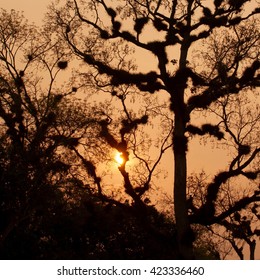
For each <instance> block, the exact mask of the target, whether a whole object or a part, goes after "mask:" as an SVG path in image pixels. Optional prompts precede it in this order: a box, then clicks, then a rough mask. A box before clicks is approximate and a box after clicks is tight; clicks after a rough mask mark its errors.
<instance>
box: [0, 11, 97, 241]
mask: <svg viewBox="0 0 260 280" xmlns="http://www.w3.org/2000/svg"><path fill="white" fill-rule="evenodd" d="M0 18H1V24H0V69H1V75H0V92H1V95H0V122H1V130H0V139H1V143H0V153H1V159H0V174H1V176H0V182H1V188H0V194H1V206H0V211H1V216H2V217H3V219H1V226H0V245H1V246H3V245H4V243H5V241H6V239H7V238H8V237H9V236H10V234H12V233H13V231H14V230H16V229H17V228H19V225H21V224H23V223H26V224H27V226H28V227H29V226H30V223H33V222H32V221H34V222H35V223H37V221H38V220H39V219H40V217H39V216H37V215H36V213H37V212H41V211H46V209H48V210H50V209H51V205H52V203H50V202H49V201H48V200H49V198H50V197H52V198H53V199H54V198H56V199H57V200H59V198H58V197H61V196H62V193H61V192H60V189H59V188H58V187H57V185H59V184H60V183H61V182H60V180H61V179H60V178H62V180H63V181H66V180H68V179H69V178H70V177H71V176H70V174H69V175H68V176H65V175H67V174H68V170H69V169H70V168H71V164H70V163H69V162H68V161H67V162H66V161H65V160H64V157H62V155H61V152H60V150H61V149H63V151H64V153H66V149H67V150H68V147H71V146H77V145H78V141H79V139H80V138H81V137H82V134H84V133H85V132H86V131H87V130H89V129H90V126H91V133H93V134H94V131H95V126H94V124H93V123H95V120H94V119H93V118H92V117H91V116H90V115H88V116H87V115H86V112H85V111H84V110H83V109H81V110H79V108H77V107H76V102H75V101H74V104H73V103H72V102H71V101H70V99H69V96H70V95H71V94H73V93H75V91H76V89H75V88H72V87H71V82H70V81H69V82H68V83H67V84H66V85H64V86H63V88H61V87H59V86H58V84H57V77H58V74H59V73H60V72H61V71H63V70H64V68H66V67H67V62H66V58H67V56H68V55H69V53H68V52H66V51H65V49H63V48H62V46H61V45H60V44H59V42H58V40H56V39H55V38H53V37H51V36H50V33H49V32H48V31H47V29H46V30H38V29H37V28H36V27H35V26H33V25H30V24H29V23H28V22H27V21H26V20H25V19H24V17H23V15H22V14H21V13H19V12H15V11H14V10H12V11H11V12H10V13H8V12H7V11H6V10H3V9H2V10H1V11H0ZM65 100H66V101H65ZM68 103H70V106H69V105H68ZM73 105H74V106H73ZM69 107H70V109H69ZM75 111H77V114H75ZM89 112H90V111H89ZM65 114H66V115H65ZM97 118H98V116H97ZM65 120H66V122H65ZM68 123H69V125H68ZM85 142H86V141H85ZM88 144H90V142H88ZM101 147H102V146H101ZM68 177H69V178H68ZM55 186H56V188H55ZM54 200H55V199H54ZM40 202H41V203H40ZM27 229H28V228H27Z"/></svg>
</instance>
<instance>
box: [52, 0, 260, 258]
mask: <svg viewBox="0 0 260 280" xmlns="http://www.w3.org/2000/svg"><path fill="white" fill-rule="evenodd" d="M60 2H61V3H62V2H63V1H60ZM247 4H251V6H252V5H254V4H255V2H254V1H247V0H244V1H243V0H242V1H228V0H223V1H207V2H205V1H197V0H183V1H178V0H173V1H167V0H162V1H161V0H158V1H138V0H136V1H135V0H127V1H117V2H116V3H114V2H112V1H105V0H97V1H94V0H89V1H87V0H86V1H77V0H73V1H66V4H65V7H62V8H61V9H59V8H58V6H56V7H53V10H54V11H55V15H56V22H57V23H58V24H59V26H60V27H62V34H63V37H64V38H65V39H66V41H67V43H68V44H69V46H70V47H71V49H72V50H73V51H74V53H75V54H76V55H77V56H79V57H81V58H82V60H84V61H85V62H86V63H87V64H88V65H90V66H92V67H93V68H95V69H97V70H98V71H99V73H100V74H103V75H106V76H108V77H110V83H111V84H112V85H113V86H115V87H116V86H119V85H122V84H128V85H129V84H130V85H135V86H136V87H137V88H138V89H139V90H140V91H147V92H150V93H151V94H153V93H155V92H157V91H159V92H163V91H165V92H167V93H168V94H169V97H170V108H171V110H172V111H173V113H174V129H173V133H172V136H173V153H174V172H173V173H174V187H173V189H174V191H173V193H174V207H175V218H176V227H177V233H178V245H179V253H180V258H185V259H190V258H193V257H194V256H193V248H192V243H193V241H194V235H193V232H192V230H191V228H190V221H189V218H188V207H187V201H186V196H187V192H186V189H187V184H186V181H187V158H186V153H187V146H188V138H187V132H189V133H195V134H200V135H204V134H211V135H213V136H215V137H216V138H218V139H221V138H223V136H224V135H223V133H221V132H220V131H219V128H218V127H217V126H214V125H211V124H205V125H203V126H202V128H195V127H194V126H193V125H191V124H190V122H191V116H192V114H193V113H194V112H195V111H197V109H199V110H204V109H207V108H208V107H209V106H210V105H211V104H212V103H214V102H216V101H217V100H218V99H219V98H222V97H225V96H227V95H232V94H239V93H240V92H241V91H243V90H244V89H246V88H248V87H255V86H258V85H259V76H257V75H256V72H257V70H258V69H259V65H260V63H259V58H258V57H257V58H253V59H249V61H248V63H247V65H246V66H245V67H243V66H241V60H239V59H238V61H236V66H237V69H239V71H238V70H236V69H235V70H233V71H232V70H231V69H226V68H225V65H224V66H223V65H222V64H219V67H218V71H217V72H216V75H215V76H214V77H208V78H205V76H203V75H202V73H201V74H198V72H196V71H195V69H194V67H192V64H189V63H188V60H190V56H189V52H190V50H191V49H193V48H196V46H199V44H200V42H201V40H202V39H205V38H208V37H209V36H210V34H211V33H212V32H213V30H214V29H218V28H224V29H225V28H231V27H233V26H238V25H239V24H240V23H242V22H243V21H245V20H246V19H248V18H250V17H251V16H253V15H254V14H258V13H259V8H256V9H248V7H247V9H244V8H246V5H247ZM81 31H82V32H81ZM151 33H152V34H153V37H152V38H151V37H150V36H149V34H151ZM79 34H80V36H79ZM84 34H86V35H85V37H84ZM88 36H94V37H96V38H97V42H100V43H99V44H95V48H89V46H88V43H87V42H88V39H87V38H88ZM82 38H84V39H83V40H82ZM120 40H121V41H123V42H126V43H129V44H131V45H133V46H135V48H136V49H142V50H144V51H147V52H148V53H151V54H153V55H154V57H155V58H156V59H157V62H158V67H157V68H156V69H153V70H152V71H150V72H147V73H143V72H137V71H126V70H122V69H118V68H117V67H116V65H113V63H111V61H109V59H108V57H109V56H107V59H106V60H103V59H102V58H101V57H100V55H99V54H100V53H102V47H103V45H102V43H101V42H106V43H108V44H109V42H110V41H111V42H115V41H116V42H119V41H120ZM173 53H178V56H179V57H177V58H176V56H175V55H173ZM222 66H223V67H222ZM232 69H233V68H232ZM196 70H197V69H196ZM200 72H201V70H200ZM191 87H192V88H194V87H196V88H197V89H198V91H197V92H195V94H194V91H189V88H191ZM256 153H258V150H256ZM221 176H222V175H221ZM222 177H223V176H222ZM222 177H221V178H222ZM219 178H220V175H219V176H216V180H215V181H216V182H215V183H214V184H212V186H211V188H210V191H209V197H210V198H209V200H211V201H212V203H208V204H207V206H205V207H204V209H202V210H201V212H200V215H201V216H203V215H205V216H207V217H209V216H211V217H212V216H214V211H215V209H214V200H215V199H216V196H217V193H218V189H219V187H218V183H219V182H220V181H221V180H222V179H221V180H220V179H219ZM207 217H205V219H207Z"/></svg>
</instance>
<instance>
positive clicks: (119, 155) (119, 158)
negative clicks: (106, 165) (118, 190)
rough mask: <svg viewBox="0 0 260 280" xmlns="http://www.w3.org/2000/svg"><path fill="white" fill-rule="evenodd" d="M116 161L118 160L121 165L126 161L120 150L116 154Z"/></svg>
mask: <svg viewBox="0 0 260 280" xmlns="http://www.w3.org/2000/svg"><path fill="white" fill-rule="evenodd" d="M115 161H116V162H117V163H118V164H119V165H121V164H123V163H124V159H123V157H122V153H119V152H117V153H116V155H115Z"/></svg>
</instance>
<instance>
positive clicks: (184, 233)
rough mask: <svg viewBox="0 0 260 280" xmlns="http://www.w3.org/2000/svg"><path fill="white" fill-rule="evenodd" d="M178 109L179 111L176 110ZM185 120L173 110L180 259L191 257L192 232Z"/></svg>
mask: <svg viewBox="0 0 260 280" xmlns="http://www.w3.org/2000/svg"><path fill="white" fill-rule="evenodd" d="M178 111H179V112H178ZM185 126H186V123H185V120H184V118H183V112H181V110H177V111H176V112H175V128H174V132H173V140H174V148H173V151H174V163H175V165H174V211H175V219H176V229H177V241H178V249H179V253H180V258H181V259H193V258H194V256H193V246H192V243H193V233H192V230H191V228H190V224H189V220H188V209H187V204H186V179H187V159H186V149H187V139H186V137H185V135H184V133H185Z"/></svg>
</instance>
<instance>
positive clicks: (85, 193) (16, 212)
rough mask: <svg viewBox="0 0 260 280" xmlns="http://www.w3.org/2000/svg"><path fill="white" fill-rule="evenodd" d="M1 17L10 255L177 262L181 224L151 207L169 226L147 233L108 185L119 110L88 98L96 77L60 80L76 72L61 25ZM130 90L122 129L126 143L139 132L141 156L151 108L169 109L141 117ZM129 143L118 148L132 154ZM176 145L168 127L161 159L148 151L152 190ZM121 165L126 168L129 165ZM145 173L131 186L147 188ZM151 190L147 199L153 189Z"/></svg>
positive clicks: (1, 113) (2, 208)
mask: <svg viewBox="0 0 260 280" xmlns="http://www.w3.org/2000/svg"><path fill="white" fill-rule="evenodd" d="M0 18H1V24H0V59H1V61H0V69H1V76H0V93H1V95H0V122H1V130H0V140H1V142H0V155H1V157H0V213H1V222H0V247H1V250H0V257H1V258H4V259H6V258H8V259H9V258H10V259H14V258H15V259H21V258H25V259H32V258H34V259H35V258H41V259H42V258H43V259H46V258H47V259H50V258H55V259H57V258H58V259H71V258H75V259H78V258H79V257H80V258H87V259H90V258H116V259H118V258H127V259H129V258H134V259H136V258H137V256H138V257H139V258H154V257H156V258H162V259H165V258H173V257H174V256H175V242H174V237H173V236H174V234H175V231H174V228H173V226H172V222H171V221H169V220H168V219H167V218H166V217H164V216H163V215H161V214H160V213H158V211H157V210H156V209H155V208H154V207H153V206H151V205H150V206H148V207H147V205H145V207H146V210H147V215H146V217H148V218H149V226H150V228H153V229H155V228H159V230H158V231H155V230H154V231H153V232H150V231H148V230H146V231H144V230H143V228H144V227H143V225H142V223H141V222H140V219H138V218H137V217H138V215H137V212H136V208H135V207H133V205H131V203H130V202H127V201H124V200H123V199H122V197H121V200H117V199H116V198H115V197H114V196H112V195H110V194H109V193H107V192H106V190H105V191H104V189H105V187H104V186H103V185H102V184H101V180H100V177H99V176H100V175H99V173H98V171H97V169H96V166H97V165H98V163H99V162H100V161H102V162H104V161H105V162H108V156H107V154H108V153H109V152H110V150H111V147H112V148H115V147H114V143H115V142H113V136H112V134H110V132H109V130H110V128H111V127H109V120H110V119H111V118H114V116H115V114H114V112H113V108H111V105H110V104H107V103H106V102H102V104H101V105H100V104H94V105H90V103H89V102H88V101H87V100H86V101H82V100H81V99H78V97H77V92H78V91H80V89H82V88H83V86H82V84H85V82H86V79H84V81H83V82H82V81H80V79H76V78H77V77H74V76H73V75H72V77H70V78H68V79H67V77H66V79H65V80H66V81H65V82H64V79H62V78H61V77H60V74H61V73H62V74H63V75H64V76H66V72H65V69H68V68H69V62H70V60H69V57H70V51H69V50H68V49H67V48H64V46H63V44H62V42H61V41H60V40H59V38H58V37H55V36H54V35H53V34H52V30H51V29H48V28H46V27H43V29H42V30H39V29H38V28H36V27H35V26H33V25H30V24H29V23H28V22H27V21H26V20H25V19H24V17H23V15H22V14H21V13H19V12H15V11H13V10H12V11H11V12H10V13H8V12H7V11H5V10H1V13H0ZM91 77H92V78H94V79H95V76H91ZM61 84H62V85H61ZM91 89H92V90H93V91H95V88H94V87H91ZM121 94H122V96H124V98H122V96H121ZM128 95H130V93H129V92H128V89H127V88H126V89H125V90H124V88H123V87H122V88H121V91H118V92H117V93H116V94H115V98H117V99H118V100H119V101H120V103H121V105H122V108H123V112H124V118H118V119H117V120H116V121H114V122H113V125H115V126H117V128H119V129H118V131H117V132H118V134H119V135H121V136H122V138H121V140H122V141H121V142H122V143H123V141H124V140H125V138H131V141H132V150H133V151H134V153H135V155H136V156H138V155H139V146H137V144H136V143H135V141H140V139H139V138H138V137H139V136H138V129H139V125H141V124H142V123H143V122H146V118H145V117H143V114H144V115H145V113H147V112H149V115H152V113H153V114H154V115H155V114H158V113H159V114H161V118H163V117H164V115H163V109H164V108H163V105H158V106H155V107H154V106H151V104H150V105H149V104H148V103H147V104H145V106H144V112H141V113H140V115H141V117H140V118H139V117H138V116H136V117H135V116H134V114H133V112H131V111H130V110H128V109H127V108H126V107H125V102H126V99H127V96H128ZM132 98H133V96H132ZM150 113H151V114H150ZM168 126H170V127H171V120H170V119H169V118H166V121H165V126H164V128H167V129H168ZM170 129H171V128H170ZM140 133H143V131H141V132H140ZM100 135H101V136H102V137H100ZM165 135H166V136H165ZM143 137H144V134H143ZM111 139H112V141H111ZM144 139H145V137H144V138H142V139H141V141H143V140H144ZM160 140H161V139H160ZM114 141H116V140H115V139H114ZM158 145H159V144H158ZM119 146H120V145H117V147H116V148H117V150H118V151H124V150H123V147H121V149H120V147H119ZM170 146H171V141H170V140H169V133H168V132H167V130H166V129H165V132H164V134H163V135H162V144H161V145H159V156H158V159H157V160H156V161H155V163H154V164H153V163H152V161H148V159H147V158H145V157H144V155H142V158H141V157H140V161H141V162H142V163H143V165H144V168H143V171H145V172H146V173H147V174H145V177H146V178H147V181H146V186H148V185H149V184H150V183H151V180H152V174H153V172H154V170H155V167H156V166H157V164H158V162H159V161H160V157H161V156H162V153H163V151H165V150H166V149H167V148H169V147H170ZM109 160H111V158H109ZM150 166H151V167H150ZM120 171H121V172H122V174H125V172H124V169H123V168H122V167H120ZM139 175H140V180H139V182H138V180H137V179H136V185H134V184H133V183H132V182H133V180H132V179H131V182H130V185H128V186H127V187H126V189H127V188H132V189H133V188H136V187H137V186H138V184H139V185H140V186H142V183H141V182H140V181H141V180H142V178H141V172H140V174H139ZM142 175H144V172H143V173H142ZM125 178H127V176H125ZM132 191H133V190H132ZM141 191H142V194H141ZM141 191H139V193H140V197H141V196H142V195H143V194H144V193H145V192H146V191H147V189H141ZM136 192H137V190H136ZM131 194H132V193H130V195H131ZM134 198H135V202H136V203H138V201H141V199H140V198H139V197H136V196H135V197H134ZM147 204H149V203H147ZM122 209H123V210H124V211H122ZM133 209H134V211H133ZM118 219H119V220H120V221H122V223H120V224H119V223H118ZM147 223H148V222H147ZM170 237H171V238H170ZM155 239H156V242H155ZM151 244H152V246H151ZM165 244H167V246H165ZM161 247H164V248H165V250H163V251H162V250H161Z"/></svg>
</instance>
